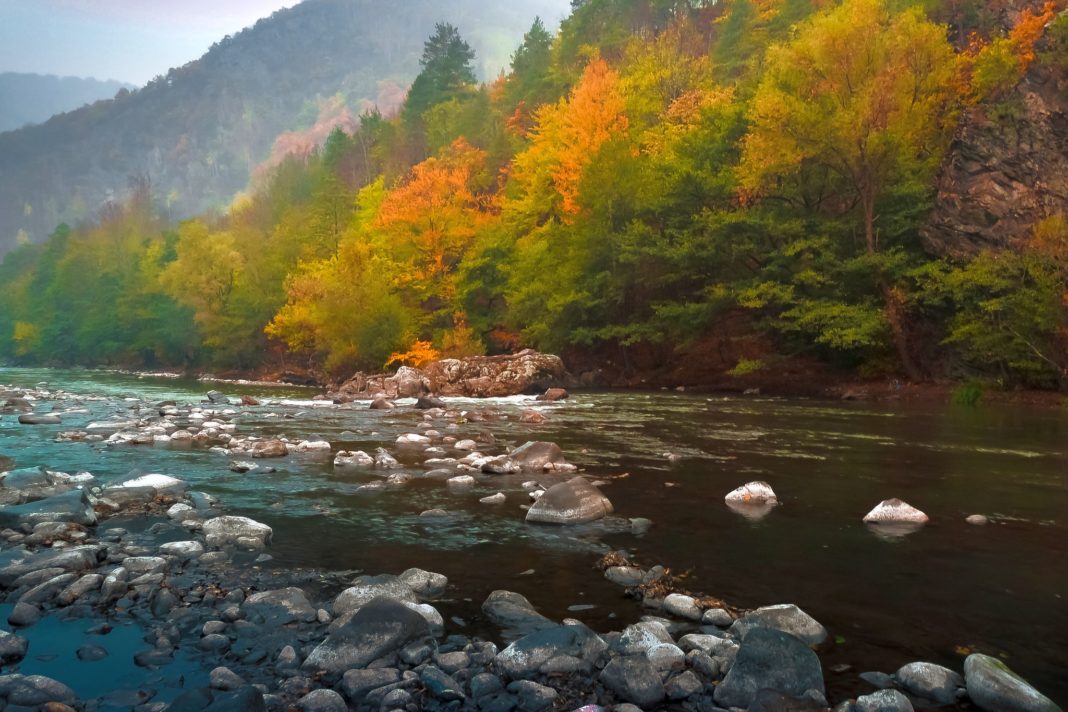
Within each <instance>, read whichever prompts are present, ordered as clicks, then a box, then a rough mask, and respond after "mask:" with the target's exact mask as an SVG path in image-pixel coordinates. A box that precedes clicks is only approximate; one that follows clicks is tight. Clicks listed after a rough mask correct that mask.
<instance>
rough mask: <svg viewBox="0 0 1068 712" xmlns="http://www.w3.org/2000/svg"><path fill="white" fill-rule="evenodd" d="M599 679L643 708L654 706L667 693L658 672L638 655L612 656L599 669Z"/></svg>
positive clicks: (628, 700) (624, 698)
mask: <svg viewBox="0 0 1068 712" xmlns="http://www.w3.org/2000/svg"><path fill="white" fill-rule="evenodd" d="M600 679H601V682H603V683H604V685H605V687H607V688H608V689H610V690H612V692H614V693H616V695H618V696H619V697H620V698H621V699H623V700H624V701H626V702H632V703H634V704H636V705H638V706H639V707H641V708H643V709H650V708H653V707H655V706H656V705H658V704H660V702H662V701H663V699H664V697H665V696H666V695H667V692H666V691H665V690H664V684H663V683H662V682H661V680H660V673H659V672H658V671H657V669H656V668H655V667H654V666H653V665H652V663H650V662H649V661H648V660H647V659H646V658H645V657H644V656H640V655H627V656H623V657H618V658H613V659H612V662H610V663H608V665H607V666H605V669H604V670H602V671H601V678H600Z"/></svg>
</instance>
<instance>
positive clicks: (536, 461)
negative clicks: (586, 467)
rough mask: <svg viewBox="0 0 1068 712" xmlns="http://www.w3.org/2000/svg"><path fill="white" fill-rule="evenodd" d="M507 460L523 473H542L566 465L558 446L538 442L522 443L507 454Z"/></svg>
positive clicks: (562, 452)
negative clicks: (556, 466)
mask: <svg viewBox="0 0 1068 712" xmlns="http://www.w3.org/2000/svg"><path fill="white" fill-rule="evenodd" d="M508 459H509V460H511V461H512V462H514V463H515V464H516V465H517V466H518V467H519V469H520V470H521V471H523V472H544V471H545V470H547V469H553V466H555V465H563V464H566V463H567V460H566V459H565V458H564V451H563V450H561V449H560V446H559V445H557V444H556V443H547V442H540V441H539V442H526V443H523V444H522V445H520V446H519V447H517V448H516V449H515V450H513V451H512V452H511V453H509V454H508Z"/></svg>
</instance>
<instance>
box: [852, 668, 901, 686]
mask: <svg viewBox="0 0 1068 712" xmlns="http://www.w3.org/2000/svg"><path fill="white" fill-rule="evenodd" d="M859 677H860V679H861V680H863V681H864V682H866V683H868V684H869V685H871V686H872V687H875V688H878V689H880V690H889V689H891V688H893V687H895V686H896V685H895V683H894V678H892V677H890V676H889V675H887V674H886V673H885V672H862V673H860V675H859Z"/></svg>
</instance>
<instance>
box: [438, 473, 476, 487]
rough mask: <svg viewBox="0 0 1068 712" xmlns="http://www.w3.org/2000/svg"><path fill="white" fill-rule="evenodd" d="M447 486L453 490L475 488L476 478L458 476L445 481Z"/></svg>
mask: <svg viewBox="0 0 1068 712" xmlns="http://www.w3.org/2000/svg"><path fill="white" fill-rule="evenodd" d="M445 484H446V485H447V486H448V487H450V488H451V489H471V488H472V487H474V486H475V478H474V477H472V476H471V475H458V476H456V477H450V478H449V479H447V480H445Z"/></svg>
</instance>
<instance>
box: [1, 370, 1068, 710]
mask: <svg viewBox="0 0 1068 712" xmlns="http://www.w3.org/2000/svg"><path fill="white" fill-rule="evenodd" d="M45 383H46V384H47V388H49V389H53V390H55V389H62V390H63V391H65V392H67V393H68V394H69V395H68V396H67V397H65V398H64V399H62V400H59V401H58V402H56V404H55V407H56V409H57V411H74V412H67V413H66V414H64V416H63V425H62V426H38V427H27V426H20V425H18V424H17V421H16V417H15V416H11V415H8V416H3V417H2V418H0V454H3V455H7V456H10V457H14V458H16V460H17V461H18V464H19V466H32V465H38V464H40V465H47V466H48V467H50V468H52V469H57V470H62V471H67V472H74V471H79V470H88V471H90V472H92V473H93V474H94V475H96V476H97V477H99V478H101V479H103V480H105V481H111V480H118V479H120V478H125V477H126V476H127V474H128V473H130V472H131V471H135V470H137V471H142V472H162V473H167V474H172V475H175V476H177V477H180V478H182V479H184V480H186V481H188V482H190V483H191V485H192V486H193V488H196V489H201V490H204V491H206V492H208V493H210V494H213V495H216V496H218V497H219V498H220V499H221V500H222V501H223V502H224V504H225V505H226V506H227V508H228V510H229V511H230V512H231V513H237V514H244V515H247V516H250V517H253V518H254V519H257V520H260V521H263V522H266V523H268V524H270V525H271V526H272V527H274V531H275V533H274V544H273V546H272V548H271V550H270V553H271V554H272V555H273V556H274V560H273V561H272V562H270V563H269V564H267V565H268V566H275V567H285V568H314V569H321V570H326V571H355V570H360V571H364V572H367V573H372V574H377V573H399V572H400V571H402V570H404V569H405V568H408V567H410V566H419V567H422V568H426V569H430V570H434V571H439V572H441V573H444V574H446V575H447V576H449V578H450V580H451V582H452V584H453V585H452V587H451V591H450V593H451V594H452V598H451V599H449V600H446V601H445V602H443V603H442V605H441V606H439V607H440V608H441V609H442V612H443V613H444V614H445V617H446V620H447V621H448V623H447V628H449V627H455V630H456V631H457V632H467V633H472V632H484V633H490V632H492V629H490V628H488V627H487V624H486V623H485V622H484V621H482V620H481V619H480V616H479V612H478V611H479V605H480V603H481V602H482V600H484V598H485V596H486V595H487V594H488V593H489V592H490V591H492V590H494V589H498V588H504V589H509V590H513V591H518V592H520V593H523V594H524V595H526V596H527V597H528V598H529V599H530V600H531V601H532V602H533V603H534V605H535V606H536V607H538V608H539V609H540V610H541V611H542V612H543V613H544V614H546V615H548V616H549V617H552V618H556V619H562V618H565V617H576V618H580V619H582V620H584V621H586V622H587V623H589V624H590V625H591V626H593V627H594V628H595V629H598V630H601V631H608V630H620V629H621V628H622V626H623V625H625V624H627V623H630V622H632V621H633V620H636V619H637V618H638V617H639V616H640V615H642V613H643V611H642V610H641V609H640V608H639V605H638V604H637V603H636V602H634V601H630V600H627V599H624V598H623V596H622V595H621V589H619V588H618V587H616V586H614V585H612V584H609V583H608V582H606V581H604V580H603V579H602V578H601V575H600V573H599V572H598V571H597V570H595V569H594V567H593V565H594V563H595V562H596V560H597V559H598V558H599V556H600V555H601V554H603V553H604V552H607V551H609V550H613V549H626V550H628V551H629V552H631V553H632V554H633V555H635V556H636V558H637V560H638V561H640V562H641V563H643V564H645V565H652V564H657V563H659V564H663V565H665V566H668V567H670V568H672V569H673V570H674V571H675V572H676V573H678V572H685V575H686V578H685V582H686V585H687V587H688V588H690V589H691V590H693V591H695V592H701V593H705V594H708V595H713V596H716V597H719V598H723V599H725V600H727V601H729V602H730V603H732V604H735V605H738V606H742V607H756V606H761V605H767V604H773V603H783V602H792V603H796V604H797V605H799V606H801V607H802V608H803V609H805V610H806V611H807V612H809V613H810V614H811V615H813V616H814V617H815V618H816V619H817V620H819V621H820V622H822V623H823V624H824V625H825V626H827V628H828V629H829V630H830V632H831V636H832V642H830V643H828V644H826V645H825V646H824V647H823V649H821V651H820V653H821V657H822V658H823V661H824V667H825V670H826V671H827V682H828V688H829V692H831V693H832V694H831V695H830V696H831V697H832V699H834V698H835V697H839V698H840V697H841V695H835V694H833V693H834V692H835V691H836V690H837V691H839V692H843V693H844V692H848V691H852V690H853V689H854V688H855V687H856V674H857V673H858V672H860V671H863V670H872V669H875V670H883V671H886V672H892V671H893V670H895V669H896V668H897V667H898V666H900V665H901V664H904V663H906V662H911V661H914V660H930V661H933V662H938V663H941V664H944V665H947V666H949V667H951V668H954V669H957V670H960V668H961V664H962V662H963V655H964V654H966V653H967V652H969V651H977V652H984V653H989V654H993V655H998V656H1000V657H1002V658H1003V659H1004V660H1005V661H1006V662H1007V663H1008V664H1009V665H1010V666H1011V667H1012V668H1013V669H1015V670H1016V671H1017V672H1019V673H1020V674H1022V675H1023V676H1024V677H1025V678H1027V679H1028V680H1029V681H1031V682H1032V683H1033V684H1035V686H1036V687H1038V688H1039V689H1040V690H1042V691H1043V692H1044V693H1046V694H1047V695H1049V696H1050V697H1052V698H1053V699H1054V700H1057V701H1058V702H1060V703H1061V704H1062V705H1064V704H1065V703H1066V702H1068V605H1066V601H1065V598H1064V597H1065V595H1066V594H1068V412H1064V411H1057V410H1050V409H1034V408H1028V407H1026V406H1003V405H998V406H981V407H978V408H974V409H966V408H958V407H952V406H912V405H906V404H891V405H882V404H878V405H873V404H866V403H828V402H818V401H799V400H780V399H771V398H760V397H751V398H750V397H745V398H723V397H716V396H705V395H691V394H684V393H674V392H658V393H616V392H612V393H604V392H601V393H576V394H573V396H572V398H571V399H570V400H567V401H563V402H560V403H554V404H541V403H537V404H535V403H534V402H533V401H532V400H530V399H527V398H510V399H491V400H488V401H466V400H463V399H457V400H456V401H454V402H451V403H450V404H455V405H458V406H459V407H461V408H468V409H481V408H486V407H490V408H493V409H497V410H499V411H500V412H501V413H502V414H504V415H506V416H510V418H509V419H499V420H488V421H485V422H471V423H467V424H463V425H461V426H460V428H459V430H456V431H454V432H453V431H449V433H450V434H453V435H455V436H457V437H458V438H462V437H468V436H474V435H476V434H478V433H480V432H490V433H492V434H493V435H494V437H495V438H496V442H497V449H498V451H503V450H504V449H505V448H506V447H507V446H509V445H516V444H521V443H522V442H524V441H526V440H550V441H554V442H556V443H558V444H559V445H560V446H561V447H562V448H563V449H564V452H565V454H566V455H567V457H568V459H569V460H570V461H572V462H574V463H575V464H577V465H579V466H580V467H581V468H583V469H584V470H585V473H586V474H588V475H590V476H591V477H592V478H595V479H604V480H605V482H606V483H607V484H605V485H604V487H603V490H604V492H605V494H606V495H607V496H608V497H609V498H610V499H611V501H612V502H613V504H614V505H615V509H616V515H615V516H614V517H611V518H609V519H608V520H605V521H603V522H600V523H596V524H591V525H584V526H581V527H575V528H567V529H561V528H555V527H545V526H535V525H527V524H525V523H524V521H523V516H524V511H523V510H522V509H521V505H523V504H526V503H528V498H527V496H526V494H525V491H523V490H522V488H521V483H522V482H523V481H524V480H527V479H530V477H529V476H526V477H519V476H514V477H512V476H508V477H493V476H486V477H484V478H480V481H479V483H478V486H477V487H476V488H475V489H474V490H472V491H469V492H462V493H460V492H456V491H450V490H449V488H447V487H446V486H445V484H444V483H443V482H442V481H441V480H433V479H419V480H413V481H411V482H409V483H408V484H406V485H404V486H402V487H398V488H394V489H386V490H382V491H379V492H377V493H373V494H371V493H367V492H366V490H359V491H358V488H359V487H360V486H361V485H364V484H367V483H369V482H372V481H376V480H380V479H381V477H380V474H381V473H379V474H376V473H375V472H373V471H363V472H361V471H353V470H349V471H340V470H339V471H334V468H333V466H332V464H331V462H330V460H329V459H315V458H311V457H294V456H291V457H289V458H286V459H284V460H273V461H269V462H261V464H264V465H269V466H272V467H274V468H276V471H275V472H269V473H265V472H262V471H259V472H256V471H254V472H251V473H248V474H243V475H242V474H236V473H233V472H231V471H230V470H229V462H230V459H231V458H229V457H227V456H226V455H225V454H220V453H215V452H210V451H208V450H206V449H165V448H159V447H152V446H147V447H146V446H121V447H114V446H107V445H104V444H102V443H58V442H55V440H54V439H55V436H56V434H57V433H58V432H59V431H61V430H72V429H78V428H80V427H83V426H84V425H86V424H87V423H89V422H91V421H94V420H102V419H107V418H129V417H130V416H131V414H132V413H136V412H137V409H138V408H142V409H144V410H143V411H142V413H143V414H148V413H152V412H154V409H153V408H151V404H153V403H155V402H158V401H160V400H165V399H174V400H177V401H179V402H180V403H181V402H190V403H196V402H199V401H200V400H202V398H203V394H204V393H205V392H206V391H207V390H209V389H210V388H212V387H219V388H221V389H222V390H224V391H226V392H227V394H228V395H231V396H240V395H242V394H250V395H254V396H256V397H258V398H261V399H264V400H263V405H261V406H259V407H237V410H239V412H240V414H239V416H237V418H236V419H235V422H236V423H237V427H238V433H239V434H254V435H263V434H272V435H282V434H284V435H287V436H289V437H290V438H291V439H311V438H323V439H326V440H328V441H329V442H331V443H332V445H333V446H334V450H335V451H336V450H338V449H363V450H366V451H369V452H372V453H373V451H374V449H375V448H376V447H382V446H384V447H387V448H388V449H390V451H391V452H393V453H394V454H395V455H397V457H398V458H400V459H401V461H402V463H404V464H405V467H406V468H407V469H408V470H409V471H411V472H413V473H417V472H423V471H425V470H426V469H427V468H426V467H424V466H423V465H422V463H421V459H422V458H421V457H419V456H418V455H416V454H415V453H412V452H405V451H398V449H397V448H396V447H395V446H394V440H395V439H396V437H397V435H398V434H401V433H405V432H419V431H418V430H417V426H418V424H419V423H420V422H421V421H422V418H423V415H422V413H421V412H419V411H416V410H415V409H413V408H406V407H401V408H398V409H397V410H395V411H371V410H368V409H367V408H366V404H363V403H356V404H352V405H350V406H342V407H339V406H333V405H330V404H328V403H321V402H313V401H311V396H312V395H314V391H310V390H307V389H297V388H288V389H286V388H277V389H276V388H270V389H268V388H258V387H250V386H239V385H225V386H219V385H218V384H214V385H209V384H206V383H199V382H197V381H192V380H179V379H167V378H154V377H140V376H133V375H122V374H113V373H101V372H91V371H57V370H39V369H0V384H10V385H14V386H19V387H36V386H38V385H39V384H45ZM402 403H403V401H402ZM51 407H52V404H51V403H41V404H40V409H41V410H48V409H50V408H51ZM530 407H535V408H537V409H539V410H541V411H542V412H543V413H544V414H545V415H547V416H548V417H549V420H548V421H547V422H546V423H544V424H541V425H524V424H520V423H518V422H517V420H518V418H517V416H518V414H519V413H520V411H521V410H523V409H525V408H530ZM667 453H673V454H675V455H677V456H678V457H677V458H673V459H670V460H669V459H668V458H667V457H666V456H665V455H666V454H667ZM539 479H543V480H544V481H545V482H546V483H549V482H550V481H551V478H539ZM755 479H759V480H765V481H767V482H769V483H770V484H771V485H772V486H773V487H774V489H775V490H776V492H777V493H778V496H779V499H780V501H781V502H782V505H781V506H780V507H777V508H776V509H774V510H773V511H772V512H771V513H770V514H769V515H768V516H766V517H765V518H763V519H761V520H758V521H754V520H751V519H747V518H745V517H742V516H739V515H738V514H736V513H734V512H732V511H731V510H730V509H728V508H727V507H726V506H725V505H724V502H723V496H724V494H726V493H727V492H728V491H730V490H731V489H733V488H735V487H737V486H738V485H741V484H743V483H745V482H747V481H750V480H755ZM497 491H502V492H504V493H505V494H506V495H507V496H508V501H507V502H506V503H505V504H504V505H498V506H493V505H485V504H480V503H479V501H478V499H479V497H484V496H486V495H489V494H493V493H495V492H497ZM888 497H900V498H902V499H905V500H906V501H908V502H909V503H911V504H913V505H914V506H916V507H918V508H920V509H922V510H924V511H925V512H926V513H927V514H928V515H929V516H930V517H931V521H930V523H929V524H928V525H927V526H926V527H924V528H923V529H922V530H920V531H918V532H915V533H912V534H910V535H908V536H904V537H898V538H888V537H885V536H880V535H879V533H878V532H873V531H871V530H870V529H868V528H867V527H866V526H864V525H863V524H862V523H861V518H862V517H863V516H864V514H865V513H866V512H867V511H868V510H869V509H871V507H873V506H874V505H875V504H876V503H878V502H879V501H880V500H882V499H885V498H888ZM432 508H441V509H445V510H447V511H448V512H450V516H449V517H448V518H446V519H443V520H428V519H426V518H422V519H421V518H420V517H419V516H418V515H419V513H420V512H422V511H424V510H427V509H432ZM973 513H982V514H986V515H988V516H989V517H990V518H991V519H992V523H991V524H990V525H987V526H971V525H968V524H966V523H965V522H964V518H965V516H967V515H969V514H973ZM636 517H645V518H648V519H651V520H652V521H653V526H652V528H651V529H649V530H648V531H647V532H645V533H635V532H634V531H633V530H632V527H631V524H630V522H629V521H628V520H629V519H630V518H636ZM569 609H570V610H569ZM450 619H451V620H450ZM839 664H845V665H849V666H851V669H850V670H848V671H844V672H838V673H836V672H833V671H832V668H835V666H837V665H839Z"/></svg>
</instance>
